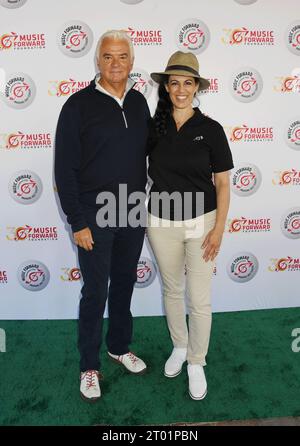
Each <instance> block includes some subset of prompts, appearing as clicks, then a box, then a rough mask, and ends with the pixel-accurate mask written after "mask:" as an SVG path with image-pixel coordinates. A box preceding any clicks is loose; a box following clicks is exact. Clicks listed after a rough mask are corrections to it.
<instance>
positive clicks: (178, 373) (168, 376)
mask: <svg viewBox="0 0 300 446" xmlns="http://www.w3.org/2000/svg"><path fill="white" fill-rule="evenodd" d="M181 372H182V369H180V370H179V372H177V373H176V374H175V375H168V374H167V373H166V372H164V375H165V377H166V378H176V376H178V375H180V373H181Z"/></svg>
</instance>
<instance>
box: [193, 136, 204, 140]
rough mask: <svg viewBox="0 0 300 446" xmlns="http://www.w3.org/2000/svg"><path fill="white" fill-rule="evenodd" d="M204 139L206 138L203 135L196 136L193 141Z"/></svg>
mask: <svg viewBox="0 0 300 446" xmlns="http://www.w3.org/2000/svg"><path fill="white" fill-rule="evenodd" d="M202 139H204V137H203V136H202V135H200V136H196V137H195V138H194V139H193V141H201V140H202Z"/></svg>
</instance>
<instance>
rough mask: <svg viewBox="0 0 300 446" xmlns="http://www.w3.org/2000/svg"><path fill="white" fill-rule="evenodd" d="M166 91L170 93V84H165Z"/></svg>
mask: <svg viewBox="0 0 300 446" xmlns="http://www.w3.org/2000/svg"><path fill="white" fill-rule="evenodd" d="M165 89H166V91H167V93H170V92H169V86H168V84H165Z"/></svg>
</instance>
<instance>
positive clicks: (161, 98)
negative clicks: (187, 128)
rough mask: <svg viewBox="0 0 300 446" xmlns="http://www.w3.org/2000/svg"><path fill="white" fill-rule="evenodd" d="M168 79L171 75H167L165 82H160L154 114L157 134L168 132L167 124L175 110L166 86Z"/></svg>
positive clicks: (161, 134)
mask: <svg viewBox="0 0 300 446" xmlns="http://www.w3.org/2000/svg"><path fill="white" fill-rule="evenodd" d="M168 79H169V76H166V80H165V82H162V83H160V84H159V87H158V103H157V106H156V110H155V113H154V116H153V120H154V125H155V130H156V134H157V136H163V135H165V134H166V133H167V126H168V123H169V121H170V119H171V113H172V110H173V104H172V102H171V99H170V96H169V93H168V92H167V90H166V87H165V84H166V83H167V82H168Z"/></svg>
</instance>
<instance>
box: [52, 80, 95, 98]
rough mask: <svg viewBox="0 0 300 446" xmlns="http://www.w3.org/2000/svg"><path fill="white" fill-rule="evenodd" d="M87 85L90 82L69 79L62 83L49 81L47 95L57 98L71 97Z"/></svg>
mask: <svg viewBox="0 0 300 446" xmlns="http://www.w3.org/2000/svg"><path fill="white" fill-rule="evenodd" d="M89 85H90V81H75V80H74V79H71V78H70V79H68V80H62V81H49V88H48V95H49V96H57V97H62V96H64V97H66V96H71V95H72V94H73V93H76V92H77V91H79V90H82V89H83V88H85V87H88V86H89Z"/></svg>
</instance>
